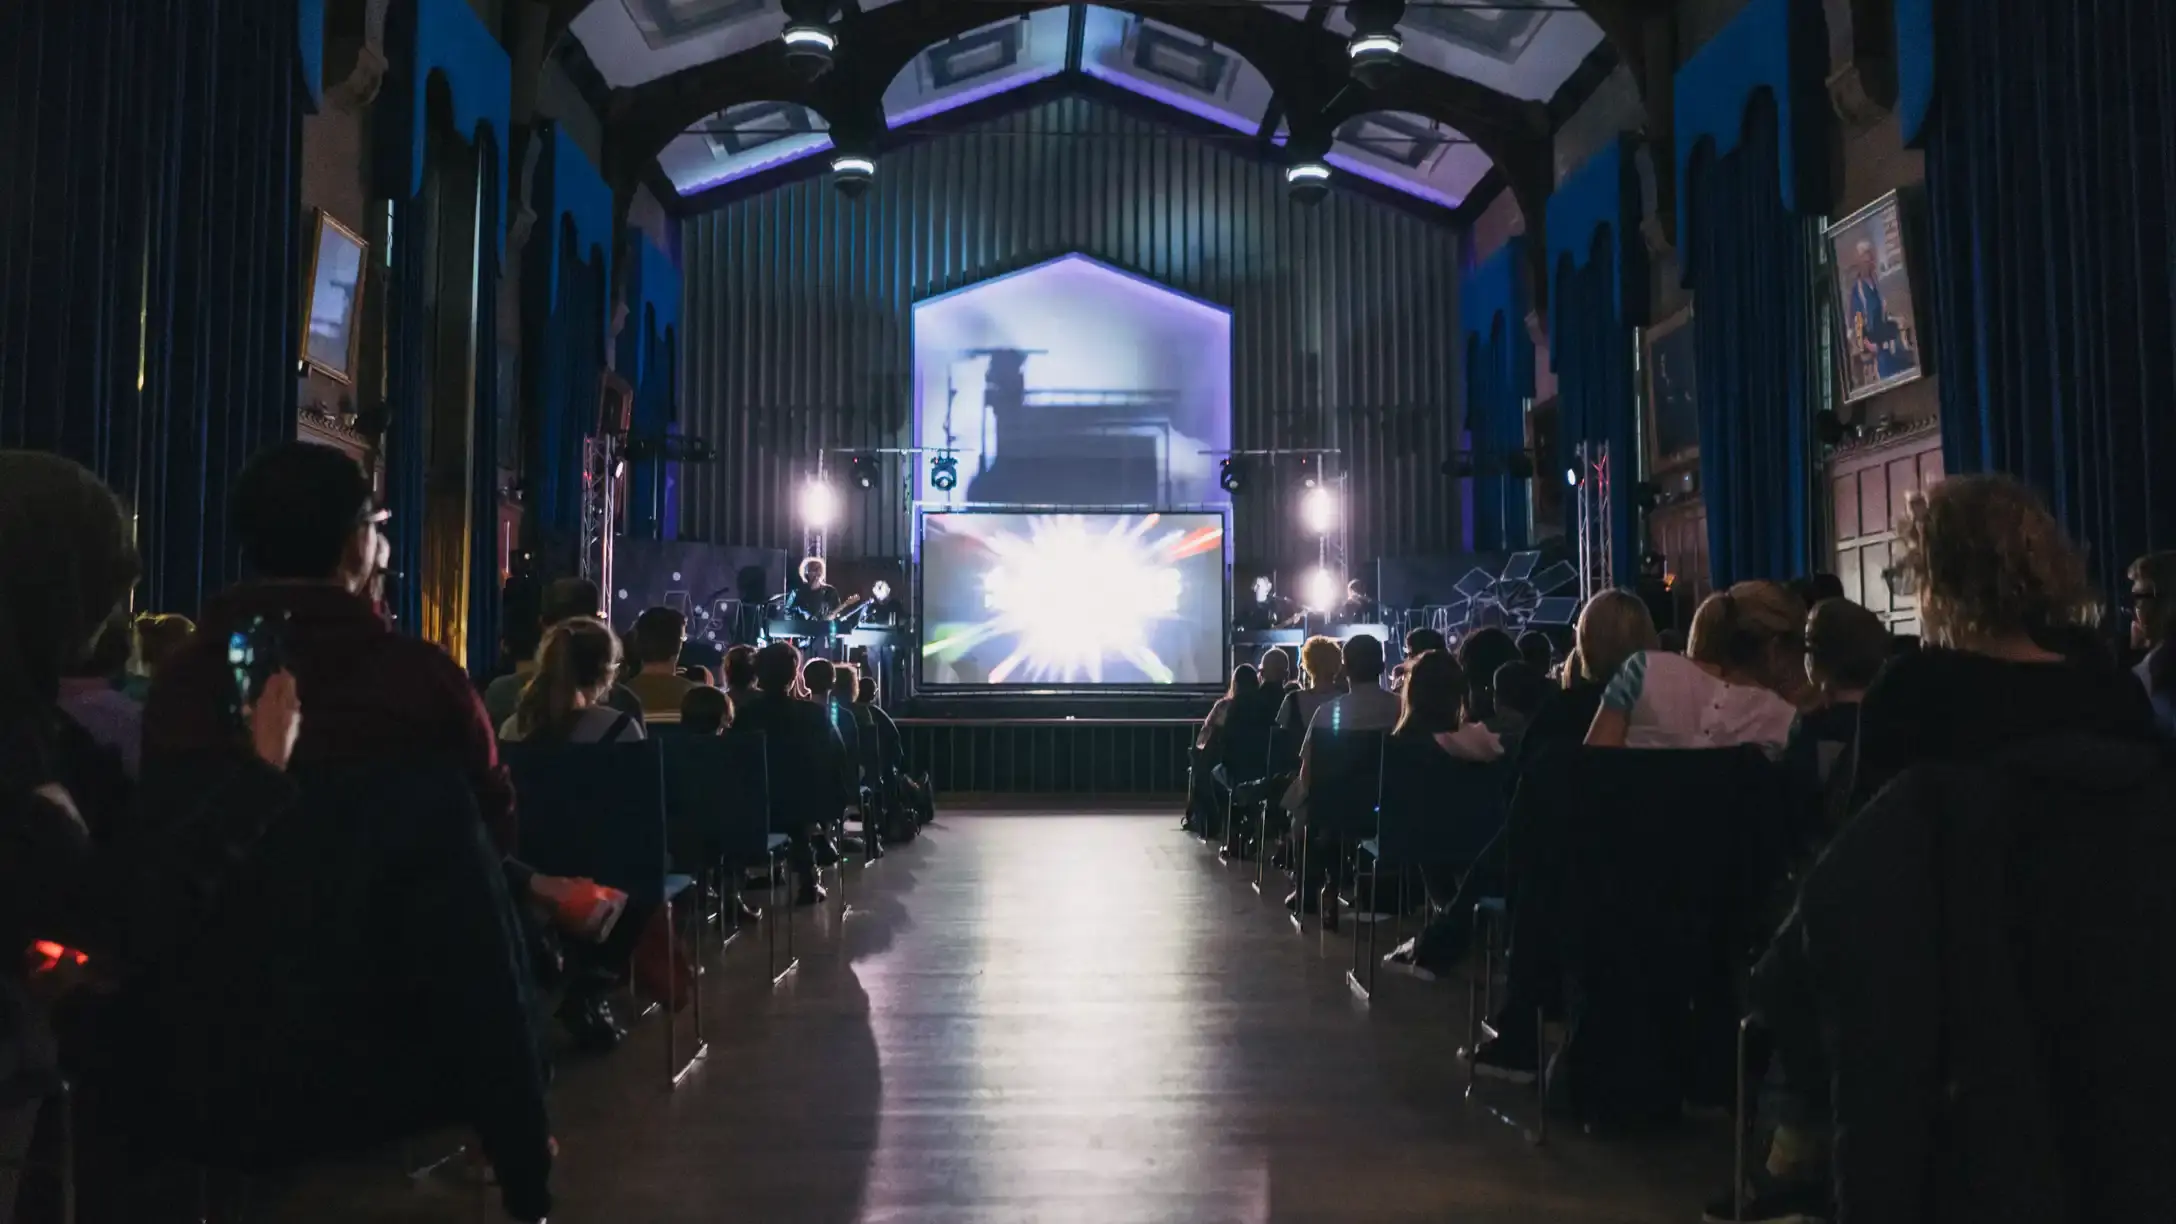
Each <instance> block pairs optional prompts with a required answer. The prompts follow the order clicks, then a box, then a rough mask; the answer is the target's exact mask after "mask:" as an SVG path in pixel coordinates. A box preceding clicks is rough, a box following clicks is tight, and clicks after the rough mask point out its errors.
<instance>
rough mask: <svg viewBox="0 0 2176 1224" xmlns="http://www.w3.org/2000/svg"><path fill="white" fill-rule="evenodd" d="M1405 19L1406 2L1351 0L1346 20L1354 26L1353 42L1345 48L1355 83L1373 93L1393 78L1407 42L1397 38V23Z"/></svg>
mask: <svg viewBox="0 0 2176 1224" xmlns="http://www.w3.org/2000/svg"><path fill="white" fill-rule="evenodd" d="M1403 16H1405V0H1352V3H1350V4H1347V5H1346V6H1345V18H1346V20H1348V21H1350V22H1351V23H1352V38H1351V39H1350V40H1349V41H1347V42H1346V44H1345V58H1346V60H1347V62H1348V63H1349V64H1350V65H1351V72H1352V79H1353V80H1355V81H1358V82H1360V83H1361V84H1362V85H1365V86H1367V87H1368V88H1370V89H1373V88H1374V87H1376V86H1377V85H1380V84H1382V83H1383V81H1384V79H1385V78H1387V77H1388V76H1389V75H1390V70H1391V68H1392V67H1393V66H1394V65H1395V64H1397V62H1398V57H1399V56H1400V55H1401V54H1403V53H1404V51H1405V40H1404V39H1403V38H1400V37H1399V36H1398V19H1399V18H1401V17H1403Z"/></svg>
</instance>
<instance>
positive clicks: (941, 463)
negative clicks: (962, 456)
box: [929, 452, 960, 493]
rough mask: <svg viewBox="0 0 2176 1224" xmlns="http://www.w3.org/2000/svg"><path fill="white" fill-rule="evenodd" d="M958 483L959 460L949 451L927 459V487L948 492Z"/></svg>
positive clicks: (957, 485)
mask: <svg viewBox="0 0 2176 1224" xmlns="http://www.w3.org/2000/svg"><path fill="white" fill-rule="evenodd" d="M959 484H960V461H959V460H958V459H957V458H954V457H953V456H952V455H951V454H950V453H949V452H948V453H946V454H942V455H939V456H937V457H936V458H935V459H932V460H930V461H929V487H930V488H932V489H935V490H937V491H938V492H939V493H950V492H951V491H952V490H954V489H956V488H958V487H959Z"/></svg>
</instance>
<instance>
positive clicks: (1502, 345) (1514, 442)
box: [1459, 238, 1534, 552]
mask: <svg viewBox="0 0 2176 1224" xmlns="http://www.w3.org/2000/svg"><path fill="white" fill-rule="evenodd" d="M1525 265H1526V240H1525V239H1524V238H1513V239H1512V240H1511V241H1509V242H1507V243H1505V244H1504V246H1503V248H1502V249H1500V250H1498V251H1497V252H1496V253H1495V254H1494V255H1491V256H1490V257H1489V258H1487V259H1485V260H1483V261H1482V262H1481V263H1480V264H1479V266H1477V267H1475V268H1474V269H1473V271H1472V272H1471V273H1469V274H1468V275H1467V277H1466V281H1465V283H1464V284H1463V285H1462V286H1460V290H1459V313H1460V316H1461V324H1460V326H1461V328H1462V330H1463V332H1464V334H1465V343H1466V432H1467V434H1468V436H1469V437H1470V438H1471V446H1472V453H1473V467H1474V476H1473V546H1474V548H1475V549H1477V550H1479V551H1482V552H1494V551H1498V550H1501V549H1510V548H1524V547H1526V541H1527V519H1528V511H1527V498H1528V496H1529V489H1528V487H1527V483H1526V481H1524V480H1516V479H1513V478H1512V477H1511V476H1510V475H1509V474H1508V473H1507V472H1506V471H1505V464H1506V461H1507V460H1508V459H1509V458H1510V457H1511V456H1512V455H1514V454H1516V453H1518V452H1521V451H1523V450H1525V449H1526V401H1528V400H1529V399H1532V398H1533V395H1534V341H1533V337H1532V336H1531V335H1530V334H1529V333H1528V332H1527V330H1526V312H1527V305H1526V304H1527V300H1528V297H1527V292H1526V279H1525V278H1526V268H1525Z"/></svg>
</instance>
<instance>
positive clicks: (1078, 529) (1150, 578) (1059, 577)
mask: <svg viewBox="0 0 2176 1224" xmlns="http://www.w3.org/2000/svg"><path fill="white" fill-rule="evenodd" d="M978 534H979V537H980V542H981V544H982V546H983V547H984V548H985V549H986V550H988V553H989V566H988V568H987V569H985V570H984V571H983V574H982V578H981V595H982V610H983V612H984V614H985V615H984V618H983V619H982V620H981V621H979V622H976V623H973V624H968V625H959V626H954V627H951V628H950V631H949V632H948V633H947V634H946V635H945V637H944V638H943V639H941V640H939V641H936V642H931V643H928V644H926V645H925V646H924V651H925V653H932V652H934V653H956V652H962V651H965V650H968V649H971V648H972V647H973V646H974V645H975V644H976V643H979V642H985V641H991V640H996V641H999V642H1003V643H1004V644H1005V649H1006V655H1005V657H1004V659H1003V660H1002V661H1000V662H999V663H997V664H996V665H995V666H993V667H992V668H991V669H990V673H989V683H991V684H1004V683H1007V682H1015V683H1017V682H1020V681H1028V682H1033V683H1048V684H1069V683H1088V684H1100V683H1102V682H1103V678H1104V672H1105V669H1106V668H1107V667H1111V666H1113V665H1117V664H1121V663H1123V664H1128V665H1130V666H1131V668H1132V669H1133V670H1137V671H1138V672H1139V673H1140V674H1141V675H1142V676H1144V677H1146V678H1147V679H1148V681H1149V682H1151V683H1155V684H1170V683H1172V682H1173V680H1174V679H1175V675H1174V673H1173V670H1172V666H1171V663H1170V662H1168V661H1166V660H1165V659H1163V658H1162V657H1161V656H1159V655H1158V654H1157V652H1156V649H1155V645H1154V639H1155V631H1156V629H1157V628H1158V626H1160V625H1161V624H1162V623H1163V622H1166V621H1171V620H1176V619H1178V618H1179V615H1180V608H1181V606H1182V596H1183V595H1184V594H1185V590H1184V586H1185V578H1184V576H1183V574H1182V567H1181V566H1180V564H1179V563H1180V562H1181V561H1182V560H1184V559H1185V558H1187V557H1192V556H1197V555H1199V554H1201V553H1205V552H1211V551H1215V550H1217V549H1219V548H1221V547H1222V540H1223V532H1222V531H1221V529H1219V528H1214V527H1210V528H1193V529H1188V528H1183V527H1171V526H1167V525H1165V524H1164V523H1163V522H1162V520H1161V516H1159V515H1154V514H1150V515H1144V516H1141V517H1139V518H1134V517H1131V516H1120V517H1118V518H1116V519H1115V521H1112V522H1111V523H1110V524H1109V526H1104V525H1102V524H1101V523H1100V522H1097V523H1091V522H1090V521H1089V520H1087V519H1084V518H1080V517H1078V516H1072V515H1044V516H1038V517H1035V518H1031V519H1027V520H1025V521H1024V522H1022V523H1020V524H1019V525H1018V526H1017V527H999V528H994V529H985V531H983V532H981V533H978Z"/></svg>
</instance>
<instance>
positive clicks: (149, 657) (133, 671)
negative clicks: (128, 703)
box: [123, 612, 196, 702]
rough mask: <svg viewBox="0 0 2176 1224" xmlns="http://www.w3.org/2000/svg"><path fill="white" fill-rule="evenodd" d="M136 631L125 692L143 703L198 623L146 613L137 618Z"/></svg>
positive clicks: (156, 613) (164, 614) (178, 616)
mask: <svg viewBox="0 0 2176 1224" xmlns="http://www.w3.org/2000/svg"><path fill="white" fill-rule="evenodd" d="M135 629H136V652H135V655H136V657H135V658H134V659H133V660H131V662H130V666H129V677H128V682H127V683H126V684H125V685H124V686H123V690H124V691H125V692H127V693H128V695H129V696H130V697H133V698H135V699H136V700H137V701H139V702H140V701H142V700H143V699H144V698H145V697H146V696H148V695H149V694H150V692H151V678H152V677H153V676H156V675H158V674H159V668H161V667H163V666H165V665H166V661H167V660H168V659H171V658H173V657H174V652H175V651H177V650H180V649H181V647H182V645H183V644H184V643H186V642H187V641H188V640H189V635H190V634H192V633H195V632H196V623H195V622H194V621H191V620H190V619H189V618H188V617H186V616H182V615H180V614H178V613H173V612H145V613H142V614H140V615H138V616H137V617H136V625H135Z"/></svg>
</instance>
